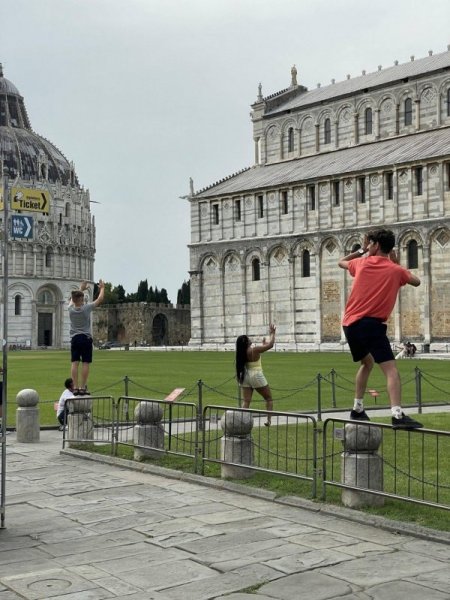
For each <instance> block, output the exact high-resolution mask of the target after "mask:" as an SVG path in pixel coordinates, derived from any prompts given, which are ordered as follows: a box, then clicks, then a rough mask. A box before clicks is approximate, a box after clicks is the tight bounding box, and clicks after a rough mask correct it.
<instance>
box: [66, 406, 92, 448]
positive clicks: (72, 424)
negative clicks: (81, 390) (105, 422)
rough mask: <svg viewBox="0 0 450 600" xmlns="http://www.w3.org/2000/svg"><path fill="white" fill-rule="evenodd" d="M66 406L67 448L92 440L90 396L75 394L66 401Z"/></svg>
mask: <svg viewBox="0 0 450 600" xmlns="http://www.w3.org/2000/svg"><path fill="white" fill-rule="evenodd" d="M67 406H68V408H69V414H68V415H67V424H68V426H69V431H68V438H67V439H68V443H69V448H70V447H74V446H77V445H79V444H80V443H82V442H86V441H91V440H93V439H94V423H93V421H92V398H90V397H89V396H76V397H75V398H70V399H69V400H68V401H67Z"/></svg>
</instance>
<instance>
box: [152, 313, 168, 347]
mask: <svg viewBox="0 0 450 600" xmlns="http://www.w3.org/2000/svg"><path fill="white" fill-rule="evenodd" d="M152 337H153V344H154V345H155V346H165V345H167V341H168V337H169V335H168V323H167V317H166V316H165V315H161V314H159V315H156V317H155V318H154V319H153V326H152Z"/></svg>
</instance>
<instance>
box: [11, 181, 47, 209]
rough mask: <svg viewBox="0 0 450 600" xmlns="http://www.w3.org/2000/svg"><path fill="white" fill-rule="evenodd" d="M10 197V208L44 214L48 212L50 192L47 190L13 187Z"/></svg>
mask: <svg viewBox="0 0 450 600" xmlns="http://www.w3.org/2000/svg"><path fill="white" fill-rule="evenodd" d="M11 197H12V200H11V209H12V210H24V211H26V212H28V211H34V212H41V213H45V214H46V215H48V213H49V212H50V193H49V192H47V190H36V189H32V188H16V187H13V188H12V190H11Z"/></svg>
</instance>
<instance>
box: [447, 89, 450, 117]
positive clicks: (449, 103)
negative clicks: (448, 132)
mask: <svg viewBox="0 0 450 600" xmlns="http://www.w3.org/2000/svg"><path fill="white" fill-rule="evenodd" d="M447 117H450V88H448V90H447Z"/></svg>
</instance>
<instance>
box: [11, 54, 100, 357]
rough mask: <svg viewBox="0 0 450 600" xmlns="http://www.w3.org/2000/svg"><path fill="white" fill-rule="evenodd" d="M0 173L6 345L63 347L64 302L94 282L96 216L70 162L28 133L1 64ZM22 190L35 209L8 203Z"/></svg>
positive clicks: (17, 95)
mask: <svg viewBox="0 0 450 600" xmlns="http://www.w3.org/2000/svg"><path fill="white" fill-rule="evenodd" d="M0 177H2V179H3V181H4V182H6V185H7V187H8V189H7V194H6V196H7V200H8V203H9V204H10V206H9V218H8V223H7V224H6V227H5V224H4V223H3V220H4V213H3V211H1V212H0V222H1V227H2V229H4V230H6V233H7V239H8V306H7V310H8V342H9V344H10V345H11V346H18V347H27V348H28V347H31V348H33V347H40V346H45V347H47V346H52V347H65V346H67V345H68V344H69V322H68V315H67V310H65V309H66V306H65V304H66V301H67V299H68V298H69V296H70V292H71V290H73V289H76V288H78V287H79V285H80V283H81V281H83V280H87V281H92V280H93V267H94V255H95V221H94V217H93V216H92V215H91V211H90V197H89V191H88V190H86V189H84V187H82V186H80V184H79V182H78V179H77V177H76V174H75V170H74V166H73V163H72V162H70V161H69V160H68V159H67V158H66V157H65V156H64V154H63V153H62V152H61V151H60V150H59V149H58V148H57V147H56V146H55V145H54V144H52V143H51V142H50V141H48V140H47V139H46V138H45V137H43V136H41V135H38V134H37V133H35V132H34V131H33V130H32V128H31V124H30V120H29V117H28V113H27V110H26V107H25V102H24V99H23V97H22V96H21V95H20V93H19V90H18V89H17V87H16V86H15V85H14V84H13V83H11V81H9V80H8V79H6V78H5V77H4V75H3V68H2V65H1V64H0ZM2 190H3V186H2ZM27 194H30V195H33V194H34V195H36V194H37V195H38V197H40V196H42V197H43V198H45V201H44V203H43V205H42V208H41V205H40V204H39V203H38V204H37V205H36V203H33V202H31V203H27V204H25V205H24V206H26V207H27V208H23V207H22V205H21V206H20V207H18V206H17V204H15V203H14V202H13V200H12V199H13V196H14V200H15V199H16V198H17V197H24V196H27ZM44 206H45V208H44ZM19 208H20V210H19ZM41 211H42V212H41ZM2 269H3V266H1V267H0V273H1V275H2V276H3V271H2ZM3 283H4V279H2V285H3ZM91 288H92V286H91ZM2 297H3V296H2ZM2 309H3V307H2Z"/></svg>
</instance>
